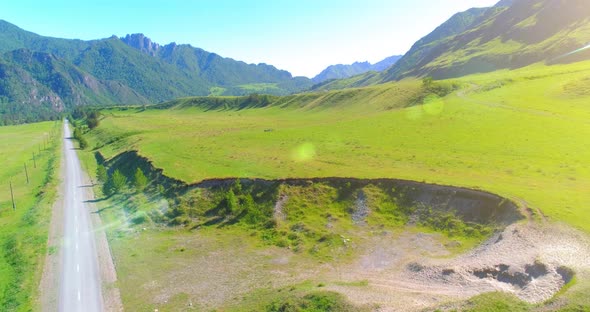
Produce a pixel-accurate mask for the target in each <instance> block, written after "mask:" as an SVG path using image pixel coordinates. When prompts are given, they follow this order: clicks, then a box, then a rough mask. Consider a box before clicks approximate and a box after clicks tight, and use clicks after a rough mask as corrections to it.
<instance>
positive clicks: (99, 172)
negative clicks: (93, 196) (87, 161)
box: [96, 165, 109, 183]
mask: <svg viewBox="0 0 590 312" xmlns="http://www.w3.org/2000/svg"><path fill="white" fill-rule="evenodd" d="M108 178H109V176H108V174H107V169H106V168H105V167H104V166H103V165H98V167H96V179H97V180H98V181H99V182H100V183H106V182H107V180H108Z"/></svg>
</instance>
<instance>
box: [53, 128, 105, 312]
mask: <svg viewBox="0 0 590 312" xmlns="http://www.w3.org/2000/svg"><path fill="white" fill-rule="evenodd" d="M70 136H71V132H70V127H69V124H68V123H67V122H65V123H64V145H63V146H64V147H63V156H64V161H65V177H64V180H65V181H64V183H65V188H64V194H63V198H64V205H65V207H64V220H63V226H64V229H63V231H64V232H63V235H64V236H63V247H62V251H61V257H62V259H61V276H60V289H59V311H62V312H70V311H84V312H94V311H103V307H104V304H103V297H102V293H101V279H100V271H99V263H98V254H97V249H96V245H95V238H94V232H93V230H92V220H91V217H90V210H89V209H88V207H87V205H86V204H85V202H84V201H85V200H86V199H85V198H84V193H85V192H84V189H83V188H84V187H89V186H87V185H84V182H83V178H82V177H83V173H82V168H81V166H80V161H79V159H78V155H77V154H76V150H75V149H74V144H73V141H72V140H71V139H70Z"/></svg>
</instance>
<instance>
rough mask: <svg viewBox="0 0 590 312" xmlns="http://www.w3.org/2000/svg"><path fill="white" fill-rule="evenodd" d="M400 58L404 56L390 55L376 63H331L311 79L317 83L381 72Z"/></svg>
mask: <svg viewBox="0 0 590 312" xmlns="http://www.w3.org/2000/svg"><path fill="white" fill-rule="evenodd" d="M400 58H402V55H394V56H390V57H387V58H385V59H384V60H382V61H380V62H377V63H375V64H371V63H369V62H355V63H353V64H350V65H344V64H337V65H331V66H328V67H327V68H326V69H324V70H323V71H322V72H321V73H319V74H318V75H317V76H315V77H314V78H312V79H311V80H312V81H313V82H314V83H316V84H317V83H322V82H325V81H327V80H332V79H344V78H349V77H352V76H356V75H360V74H364V73H366V72H369V71H377V72H380V71H384V70H386V69H387V68H389V67H391V66H392V65H393V64H395V63H396V62H397V61H398V60H399V59H400Z"/></svg>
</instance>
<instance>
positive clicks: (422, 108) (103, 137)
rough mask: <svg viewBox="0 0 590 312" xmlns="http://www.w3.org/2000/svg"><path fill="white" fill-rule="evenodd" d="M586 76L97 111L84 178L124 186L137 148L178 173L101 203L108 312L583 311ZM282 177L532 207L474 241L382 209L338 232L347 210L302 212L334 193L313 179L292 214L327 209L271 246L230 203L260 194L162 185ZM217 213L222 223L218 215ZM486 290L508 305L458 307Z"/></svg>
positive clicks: (535, 69) (588, 69) (526, 72)
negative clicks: (332, 306) (343, 304)
mask: <svg viewBox="0 0 590 312" xmlns="http://www.w3.org/2000/svg"><path fill="white" fill-rule="evenodd" d="M588 79H590V63H588V62H586V63H578V64H572V65H560V66H551V67H547V66H543V65H534V66H530V67H527V68H523V69H519V70H515V71H500V72H495V73H490V74H485V75H474V76H468V77H464V78H461V79H458V80H455V81H443V82H434V85H427V84H426V83H423V82H421V81H411V80H407V81H402V82H399V83H392V84H385V85H378V86H373V87H367V88H362V89H351V90H342V91H332V92H324V93H311V94H301V95H294V96H289V97H282V98H274V97H264V96H263V98H260V97H256V98H254V97H245V98H194V99H192V98H189V99H180V100H178V101H175V102H171V103H165V104H163V105H159V106H156V107H154V108H148V109H144V108H134V107H130V108H123V109H121V108H117V109H110V110H104V111H102V114H103V118H102V119H101V121H100V122H101V124H100V126H99V127H98V128H96V129H94V130H92V131H90V132H88V133H87V134H86V135H85V136H86V138H87V139H88V142H89V145H90V147H91V148H90V149H91V152H83V153H82V157H83V158H84V159H86V161H87V162H88V163H90V164H91V165H90V166H89V170H90V172H94V171H95V170H96V161H95V159H98V160H99V162H100V161H102V160H103V158H104V159H106V162H105V164H106V165H107V167H109V168H108V169H109V172H110V174H112V173H113V170H115V169H118V168H119V169H121V170H123V171H124V172H125V173H126V175H127V177H129V179H130V180H132V179H133V172H134V170H135V169H136V168H137V165H136V164H133V163H125V161H124V157H123V156H124V155H125V154H124V153H125V152H129V151H137V152H138V154H139V155H140V156H143V157H145V158H146V159H148V161H149V162H150V165H153V166H154V167H155V168H156V169H162V170H163V171H158V172H153V173H152V172H150V174H153V176H151V177H157V176H162V174H163V175H165V176H167V177H169V178H171V179H176V180H175V182H170V183H169V184H161V185H158V183H160V182H159V181H157V182H153V184H152V185H151V186H150V190H149V191H148V194H151V195H143V194H142V193H141V192H139V193H134V192H132V191H129V192H126V193H124V194H123V195H116V196H114V197H112V198H108V199H105V200H104V201H101V202H99V203H98V204H99V205H100V207H101V213H102V214H103V215H104V216H105V218H106V221H105V222H106V223H107V224H109V230H108V231H109V240H110V242H111V246H112V248H113V252H114V257H115V262H116V265H117V270H118V274H119V277H120V283H119V285H120V286H121V291H122V298H123V302H124V304H125V305H126V306H130V307H134V308H135V307H141V308H146V309H147V308H149V309H152V308H153V309H155V308H157V309H162V310H166V309H168V308H171V309H180V308H182V307H184V308H186V309H191V307H195V308H202V309H222V310H232V309H235V310H241V309H246V310H248V309H250V310H257V309H258V310H259V309H261V308H265V307H267V308H268V307H270V306H272V304H271V303H272V302H273V301H275V300H287V301H289V300H295V299H292V298H299V299H301V298H305V297H303V296H304V295H305V294H307V293H310V292H318V291H320V292H322V291H336V292H337V293H343V294H346V297H347V298H348V299H349V300H351V301H352V302H354V303H355V304H357V305H359V306H361V307H362V308H365V309H369V310H371V309H376V310H380V309H382V310H388V309H392V310H396V309H398V310H399V309H401V310H407V309H408V308H410V307H411V308H412V309H421V308H424V307H440V308H444V309H453V308H455V307H463V308H467V309H469V308H473V309H474V310H478V307H479V308H481V307H498V306H501V305H499V304H500V303H502V304H505V305H506V306H505V308H506V307H510V309H511V310H543V309H559V308H568V307H570V308H571V307H585V306H589V305H590V302H589V301H588V298H586V296H585V295H584V293H586V292H587V290H588V289H590V284H589V283H590V279H589V278H588V277H589V276H588V274H589V264H588V263H587V262H586V261H585V260H584V259H587V256H586V255H589V250H590V247H589V246H588V238H587V233H588V232H590V227H589V225H588V223H587V222H586V220H587V217H588V216H590V215H589V210H588V209H586V205H587V203H588V202H590V197H589V196H590V194H589V193H588V192H587V190H588V189H590V167H589V166H588V164H589V163H590V162H589V161H590V146H588V145H586V144H583V142H585V141H586V138H588V137H590V124H589V123H588V120H589V117H590V108H589V107H588V106H587V103H588V99H590V92H589V90H590V89H588V88H587V81H588ZM115 164H116V165H115ZM142 169H145V168H144V167H142ZM290 177H297V178H315V177H358V178H386V177H391V178H401V179H408V180H417V181H426V182H430V183H439V184H445V185H457V186H464V187H469V188H473V189H484V190H486V191H491V192H494V193H497V194H499V195H500V196H503V197H506V198H508V199H510V200H512V201H514V202H517V203H519V204H520V205H521V206H522V207H529V208H530V210H528V213H527V216H528V221H526V222H520V223H513V224H511V225H508V227H506V228H505V229H504V228H499V229H497V231H496V232H494V233H493V234H490V235H484V236H479V240H478V239H477V238H476V239H470V240H469V239H468V240H466V241H462V240H461V239H460V238H465V237H467V236H468V235H466V234H465V232H461V234H455V236H453V235H451V234H449V232H444V231H443V232H441V231H438V232H436V231H435V232H433V231H432V230H428V229H425V228H421V227H418V228H414V227H412V226H409V227H408V223H407V222H406V223H403V222H402V223H399V222H401V221H399V220H397V219H390V218H389V219H388V217H383V216H382V217H380V218H381V219H377V222H376V223H369V225H368V226H367V227H366V228H357V227H355V226H354V224H352V223H350V222H351V221H346V222H348V223H344V222H342V223H337V224H341V225H337V229H338V230H341V231H342V232H337V231H336V229H333V228H331V226H332V225H333V224H332V223H331V222H328V224H325V223H321V222H325V220H328V221H329V220H331V218H332V217H336V218H338V219H339V220H343V218H349V217H345V216H347V214H346V213H347V210H346V207H345V205H344V204H342V205H340V206H338V205H336V206H330V204H329V205H328V206H321V205H320V206H318V205H317V203H316V204H314V203H313V202H314V201H313V200H312V199H313V198H315V197H314V196H320V197H318V198H324V197H321V196H327V195H325V194H324V193H322V192H328V193H329V192H331V191H326V189H324V188H322V187H319V188H316V189H313V193H312V194H314V195H313V196H307V197H308V198H307V199H305V198H306V196H305V194H306V193H301V194H299V198H300V199H299V200H298V201H296V202H295V203H294V204H293V205H294V206H297V205H299V206H301V207H308V206H305V205H311V206H309V207H316V208H317V210H320V211H321V210H322V209H327V210H324V212H323V213H324V214H318V216H316V217H317V219H312V218H309V217H307V213H303V214H295V215H296V216H297V217H294V218H295V219H289V222H290V223H289V224H288V225H287V226H285V227H283V228H281V227H280V223H279V226H277V227H276V233H274V232H273V234H272V235H278V236H276V237H275V236H273V237H267V235H269V232H268V231H267V230H264V229H260V228H256V227H250V226H245V225H240V224H242V223H241V222H245V221H243V220H246V219H240V218H238V216H248V214H249V212H248V211H249V210H248V208H244V209H245V210H243V211H242V212H240V211H234V210H232V209H234V208H235V207H242V206H243V207H246V206H248V205H250V204H249V200H252V197H254V200H255V201H258V200H259V199H260V198H263V197H264V196H266V195H264V194H263V193H264V192H261V193H260V194H258V193H256V192H253V193H251V198H250V199H248V197H247V194H241V193H240V192H239V191H238V190H240V191H241V190H242V188H241V187H239V188H237V187H236V189H235V190H236V192H235V194H234V192H233V191H232V192H231V194H232V195H231V196H230V195H224V194H225V193H223V194H221V193H219V194H217V193H215V192H211V193H208V192H207V191H203V193H200V192H197V193H195V194H193V195H194V198H192V197H190V196H193V195H190V194H189V195H190V196H189V195H187V194H188V193H187V194H185V193H184V191H182V192H181V190H182V188H180V189H175V188H176V187H177V186H178V185H180V184H183V183H185V182H186V183H187V184H191V183H197V182H200V181H203V180H204V181H205V182H207V181H208V179H219V178H234V179H235V178H267V179H277V178H290ZM173 181H174V180H173ZM183 181H184V182H183ZM175 190H176V191H175ZM226 191H227V190H226ZM283 191H284V190H283ZM292 191H293V190H292ZM175 192H176V193H175ZM227 192H228V193H227V194H229V191H227ZM384 192H385V193H387V192H386V191H384ZM154 194H166V195H165V196H162V197H158V196H156V195H154ZM280 194H281V193H280V192H279V195H280ZM302 195H303V196H302ZM224 196H226V197H224ZM272 196H275V197H276V196H277V194H274V195H272ZM330 196H331V195H330ZM185 197H186V198H185ZM275 197H273V198H275ZM328 197H329V196H328ZM328 197H326V198H328ZM236 198H237V199H236ZM280 198H281V197H278V198H275V199H277V200H278V201H280ZM301 198H303V199H301ZM334 198H336V197H334ZM338 198H339V197H338ZM291 199H292V200H295V198H294V197H291ZM234 201H235V204H232V203H233V202H234ZM257 203H258V202H257ZM215 205H217V206H215ZM314 205H315V206H314ZM232 207H233V208H232ZM248 207H249V206H248ZM205 208H207V209H205ZM398 208H399V207H398ZM224 209H225V210H228V211H229V212H227V211H226V212H224V211H225V210H224ZM371 209H373V210H375V209H376V206H372V207H371ZM154 211H156V212H157V211H160V212H161V216H160V215H158V214H157V213H155V212H154ZM326 211H327V212H326ZM334 211H335V213H333V212H334ZM172 212H173V213H172ZM328 212H329V213H328ZM318 213H319V212H318ZM220 214H221V215H220ZM223 214H226V215H223ZM287 215H288V216H289V212H287ZM384 215H385V214H384ZM146 216H147V217H146ZM291 216H293V214H291ZM215 218H217V219H215ZM224 218H225V219H224ZM232 218H234V219H235V221H236V224H228V225H227V226H225V225H223V226H221V225H219V224H217V223H215V222H229V220H230V219H232ZM297 218H301V219H300V220H299V219H297ZM320 218H321V220H323V221H321V222H320V221H318V220H320ZM162 220H165V221H162ZM220 220H225V221H220ZM396 220H397V221H396ZM297 221H300V222H301V223H303V224H304V225H306V226H307V227H308V228H312V229H313V230H317V231H318V233H320V234H321V233H323V234H328V236H326V237H325V238H324V237H323V236H321V235H319V236H318V237H315V238H314V239H315V240H317V242H318V244H320V243H321V244H324V245H326V243H324V242H325V240H327V242H330V243H331V244H332V245H329V244H328V245H326V246H328V247H327V249H325V250H323V249H319V251H318V250H316V249H314V248H313V246H312V245H309V244H311V241H310V240H309V239H308V238H302V239H303V240H302V244H303V246H306V248H308V247H311V248H310V249H309V250H308V251H309V252H308V251H305V252H298V251H297V250H295V249H293V248H294V247H296V246H295V245H293V244H294V242H296V241H297V240H298V239H299V238H301V237H300V236H298V235H299V234H297V233H295V234H297V235H293V237H291V236H292V235H291V234H293V232H296V229H298V228H299V226H298V225H297ZM405 221H407V220H405ZM453 222H454V221H453ZM451 223H452V222H451ZM310 224H312V225H313V226H310ZM342 224H344V225H342ZM170 225H174V226H173V227H169V226H170ZM328 225H329V226H328ZM382 225H385V227H386V228H381V227H380V226H382ZM448 225H449V224H447V226H448ZM314 226H315V228H314ZM338 226H340V228H338ZM572 227H573V228H575V229H572ZM189 229H191V230H190V231H189ZM282 231H284V234H283V233H282ZM469 231H471V229H470V230H469ZM422 232H426V233H422ZM277 233H278V234H277ZM336 233H340V234H341V235H342V236H343V237H339V236H338V234H336ZM470 233H471V232H470ZM330 234H333V235H332V236H330ZM281 237H282V238H281ZM476 237H477V236H476ZM484 238H485V239H486V240H485V241H483V239H484ZM267 239H268V240H272V243H271V244H267V243H265V242H266V241H267ZM347 239H351V240H350V241H347ZM349 243H350V245H348V244H349ZM298 244H299V243H298ZM306 244H307V245H306ZM324 245H322V246H324ZM344 245H346V247H343V246H344ZM457 246H460V247H457ZM476 246H479V247H476ZM472 247H475V248H474V249H473V250H471V251H468V249H471V248H472ZM342 248H344V249H342ZM338 250H346V252H343V253H339V252H336V251H338ZM318 252H319V253H318ZM318 255H319V256H318ZM572 272H575V274H574V273H572ZM137 285H140V287H139V288H138V287H137ZM564 285H566V287H565V288H563V289H562V287H563V286H564ZM490 291H492V292H493V291H504V292H508V293H511V294H513V295H515V296H516V297H510V296H505V295H502V294H500V293H492V294H488V295H485V294H484V295H479V296H476V297H474V298H471V299H469V298H470V297H471V296H474V295H478V294H481V293H487V292H490ZM395 294H397V295H395ZM554 294H558V296H556V297H553V295H554ZM400 296H401V297H400ZM146 298H150V299H149V300H146ZM290 298H291V299H290ZM517 298H520V299H521V300H523V301H519V300H518V299H517ZM465 300H467V301H465ZM400 301H402V302H406V304H404V305H403V306H400V303H399V302H400ZM269 309H270V308H269ZM498 309H499V310H501V309H500V308H498ZM271 310H272V309H271Z"/></svg>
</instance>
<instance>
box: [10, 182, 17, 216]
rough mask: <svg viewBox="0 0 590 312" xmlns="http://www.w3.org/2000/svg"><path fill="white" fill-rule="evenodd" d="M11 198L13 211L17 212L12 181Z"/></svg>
mask: <svg viewBox="0 0 590 312" xmlns="http://www.w3.org/2000/svg"><path fill="white" fill-rule="evenodd" d="M10 198H12V210H13V211H16V204H15V203H14V193H13V192H12V181H10Z"/></svg>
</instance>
